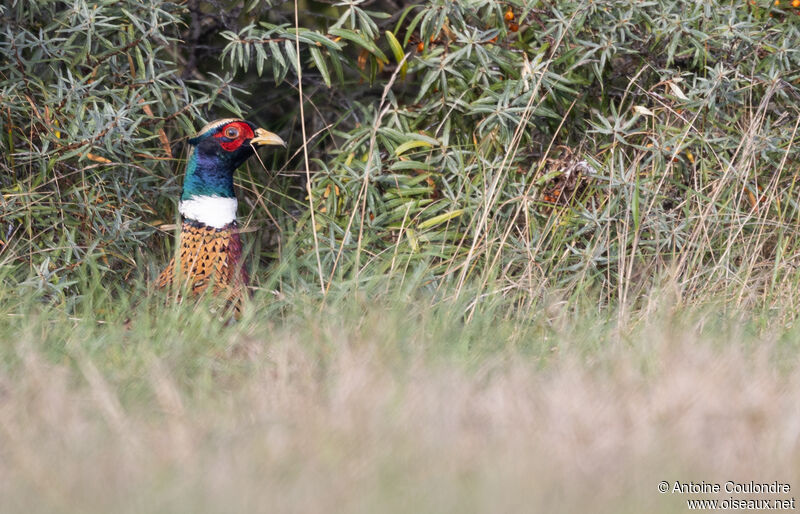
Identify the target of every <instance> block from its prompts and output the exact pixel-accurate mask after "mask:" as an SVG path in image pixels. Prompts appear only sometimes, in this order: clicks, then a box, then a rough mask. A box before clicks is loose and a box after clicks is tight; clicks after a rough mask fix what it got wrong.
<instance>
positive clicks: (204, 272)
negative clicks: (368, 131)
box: [156, 118, 286, 318]
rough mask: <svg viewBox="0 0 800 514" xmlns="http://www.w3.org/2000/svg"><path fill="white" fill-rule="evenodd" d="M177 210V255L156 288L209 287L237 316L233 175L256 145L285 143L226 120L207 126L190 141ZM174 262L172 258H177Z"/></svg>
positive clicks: (241, 285) (241, 290)
mask: <svg viewBox="0 0 800 514" xmlns="http://www.w3.org/2000/svg"><path fill="white" fill-rule="evenodd" d="M189 144H190V145H191V146H192V149H191V153H190V155H189V160H188V162H187V163H186V173H185V176H184V180H183V192H182V193H181V199H180V203H179V207H178V210H179V211H180V213H181V215H182V217H183V223H182V224H181V232H180V241H179V247H180V253H179V254H178V256H177V257H176V258H173V259H172V260H171V261H170V263H169V265H167V267H166V269H164V271H163V272H162V273H161V275H160V276H159V277H158V280H157V281H156V287H157V288H159V289H168V290H169V289H172V288H173V287H175V286H177V287H179V288H180V290H182V291H188V292H190V293H191V294H193V295H199V294H201V293H204V292H205V291H206V290H207V289H208V288H209V287H212V288H213V289H212V290H211V292H212V293H213V294H214V295H215V296H220V297H223V298H224V299H225V300H226V302H227V303H228V305H229V307H230V308H231V309H232V310H233V314H234V317H236V318H238V317H239V315H240V313H241V305H242V300H243V298H244V296H245V295H246V294H247V283H248V276H247V271H246V270H245V269H244V266H243V264H244V259H243V258H242V241H241V239H240V238H239V230H238V228H237V227H238V226H237V224H236V206H237V200H236V195H235V194H234V192H233V172H234V171H236V168H238V167H239V166H241V165H242V164H243V163H244V162H245V161H246V160H247V159H248V158H249V157H250V156H252V155H253V154H255V148H256V146H261V145H283V146H286V144H285V143H284V142H283V140H282V139H281V138H280V137H278V136H277V135H275V134H273V133H271V132H267V131H266V130H264V129H261V128H257V127H256V126H255V125H253V124H252V123H250V122H249V121H245V120H240V119H235V118H226V119H222V120H217V121H213V122H211V123H209V124H208V125H206V126H205V127H203V128H202V129H200V132H199V133H198V134H197V135H196V136H195V137H193V138H191V139H189ZM176 259H177V260H176Z"/></svg>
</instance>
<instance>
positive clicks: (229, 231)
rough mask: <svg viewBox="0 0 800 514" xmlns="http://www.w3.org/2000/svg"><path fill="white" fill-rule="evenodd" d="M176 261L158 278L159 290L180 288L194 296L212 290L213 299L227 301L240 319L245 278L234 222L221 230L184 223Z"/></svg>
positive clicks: (194, 223)
mask: <svg viewBox="0 0 800 514" xmlns="http://www.w3.org/2000/svg"><path fill="white" fill-rule="evenodd" d="M178 259H179V262H178V265H177V266H176V263H175V259H174V258H173V259H172V260H171V261H170V263H169V265H168V266H167V268H166V269H165V270H164V271H163V272H162V273H161V275H160V276H159V277H158V281H157V282H156V286H157V287H158V288H166V289H172V288H173V286H175V285H176V284H182V286H181V287H186V288H187V289H188V290H190V291H191V292H192V294H195V295H197V294H202V293H204V292H205V291H206V290H207V289H208V287H209V286H213V293H214V295H216V296H221V297H224V298H226V299H227V301H228V302H230V304H231V306H232V307H233V309H234V315H235V316H236V317H237V318H238V317H239V313H240V312H241V303H242V300H243V298H244V296H245V295H246V294H247V282H248V277H247V272H246V271H245V270H244V267H243V265H244V262H243V259H242V241H241V239H240V238H239V232H238V227H237V225H236V222H235V221H234V222H233V223H230V224H228V225H225V226H224V227H222V228H214V227H209V226H207V225H203V224H201V223H197V222H194V221H190V220H187V221H184V222H183V225H182V226H181V235H180V254H179V257H178ZM184 281H185V282H186V283H185V284H184Z"/></svg>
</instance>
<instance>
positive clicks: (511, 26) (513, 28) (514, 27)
mask: <svg viewBox="0 0 800 514" xmlns="http://www.w3.org/2000/svg"><path fill="white" fill-rule="evenodd" d="M508 30H510V31H511V32H516V31H518V30H519V25H517V24H516V23H509V24H508Z"/></svg>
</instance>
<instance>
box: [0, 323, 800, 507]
mask: <svg viewBox="0 0 800 514" xmlns="http://www.w3.org/2000/svg"><path fill="white" fill-rule="evenodd" d="M324 314H331V313H323V315H324ZM319 319H321V320H323V321H320V322H319V323H318V324H316V325H310V324H303V323H302V322H301V321H299V320H298V322H297V323H294V324H293V323H291V322H287V323H286V325H280V326H278V327H274V326H271V325H261V326H260V327H258V328H256V329H253V327H252V326H251V327H250V330H249V331H245V330H244V329H243V328H242V329H238V328H234V329H230V330H228V329H224V330H223V331H222V332H221V336H219V338H217V336H216V335H213V334H212V335H210V336H209V338H210V339H216V342H215V343H213V344H208V343H204V342H202V341H200V342H197V343H193V342H191V341H186V340H181V339H180V336H178V335H175V341H174V342H164V341H161V344H163V345H164V348H165V349H166V350H164V351H163V352H160V353H157V352H154V351H151V352H147V355H146V356H145V357H141V355H137V353H139V350H138V349H141V347H140V346H137V345H139V344H142V345H146V346H148V347H150V348H153V347H154V344H153V342H152V341H139V340H138V339H139V338H140V337H142V334H143V333H144V331H145V330H146V329H143V330H142V331H136V330H133V331H132V332H128V333H122V334H121V335H120V333H116V332H114V330H113V329H109V330H108V331H106V332H104V331H102V330H98V331H95V332H94V336H93V338H94V341H92V342H86V333H85V332H84V331H82V330H76V331H75V333H74V334H72V335H62V336H55V337H56V338H58V337H61V338H62V341H63V343H64V348H65V349H66V351H65V353H66V354H67V355H69V357H63V358H53V356H52V351H53V346H52V340H51V338H52V337H54V335H53V334H52V333H49V331H48V330H47V329H46V328H44V329H42V331H41V332H38V331H36V330H27V331H25V332H27V333H25V334H24V335H23V337H21V338H20V339H19V340H16V341H11V340H7V341H5V342H4V343H3V344H4V345H13V346H14V347H15V350H14V351H13V352H12V354H13V357H10V358H9V359H7V362H10V361H14V362H15V364H13V365H8V366H4V367H3V368H2V370H0V398H2V401H0V511H2V512H48V513H49V512H82V513H90V512H120V513H125V512H378V511H379V512H522V511H559V512H683V511H685V510H686V508H685V504H684V503H683V502H684V500H685V499H686V497H682V496H679V495H661V494H659V493H657V491H656V486H657V484H658V482H659V481H661V480H682V481H689V480H694V481H700V480H705V481H707V482H709V481H725V480H731V479H732V480H741V481H749V480H756V481H761V482H767V481H772V480H779V481H782V482H788V483H790V484H792V485H793V486H794V485H796V484H799V485H798V486H800V481H798V479H800V470H799V469H798V468H797V462H800V440H799V439H798V427H800V414H798V411H797V408H796V407H797V398H798V395H799V394H800V371H798V369H797V368H796V366H794V365H793V364H789V365H787V361H786V360H785V358H781V357H780V356H781V355H786V354H787V353H790V354H792V355H794V352H793V351H792V349H790V351H788V352H787V346H786V345H785V344H784V343H780V342H779V339H780V337H779V335H762V336H758V337H757V336H755V335H753V334H752V333H749V332H748V330H746V329H745V328H741V329H740V328H737V325H736V324H733V323H728V322H725V321H722V320H720V318H718V317H715V316H708V317H705V318H703V319H700V318H699V317H697V318H694V322H691V323H690V322H687V321H680V320H677V319H669V320H667V321H664V322H651V323H647V324H644V325H642V326H640V327H638V328H631V327H632V326H631V327H628V328H629V329H626V330H622V331H620V330H618V329H612V328H607V327H606V326H604V325H602V324H599V323H597V324H591V325H590V326H583V327H572V328H558V329H554V330H551V331H550V332H549V335H548V331H542V330H541V327H540V329H538V330H529V331H528V332H527V333H524V331H523V333H521V334H517V335H516V336H512V337H505V336H503V337H504V339H503V340H502V341H497V342H496V344H495V349H494V350H492V351H486V352H483V355H479V356H476V355H475V354H474V353H475V352H463V353H462V352H458V351H453V350H452V348H453V347H454V346H457V344H458V341H456V340H451V339H449V338H448V337H447V335H446V334H447V333H448V329H447V327H441V326H439V327H436V326H434V325H433V323H434V320H433V317H432V318H431V319H427V320H426V319H425V318H424V317H420V316H417V315H413V316H411V317H410V318H409V317H406V316H404V315H403V314H402V313H401V312H400V311H394V314H392V313H391V312H386V311H385V310H381V309H376V312H374V313H371V314H367V315H364V316H360V317H357V318H356V319H353V318H350V321H343V320H346V319H348V318H347V317H346V316H345V317H342V316H333V315H332V316H330V317H325V316H323V317H321V318H319ZM407 323H418V324H419V326H414V327H410V328H409V327H408V326H404V324H407ZM703 325H705V328H704V327H703ZM712 325H713V326H712ZM45 327H46V325H45ZM565 327H566V325H565ZM500 333H501V332H498V334H500ZM786 335H787V334H786V333H784V334H783V336H784V337H785V336H786ZM463 336H464V334H461V335H460V336H459V335H454V337H459V338H463ZM591 337H595V338H596V341H587V338H591ZM759 339H761V340H760V341H759ZM790 339H791V338H790ZM45 340H51V342H50V343H45V342H44V341H45ZM104 341H105V343H109V342H112V341H113V343H112V344H113V345H118V344H119V345H121V346H122V347H123V348H127V349H128V350H119V349H117V348H114V347H112V348H105V347H104V346H103V345H104V344H105V343H104ZM756 342H758V344H755V343H756ZM190 344H198V345H201V347H200V348H199V350H198V352H197V356H196V359H195V360H192V359H186V358H184V357H179V356H181V355H183V354H182V353H181V352H183V351H184V350H185V348H184V346H185V345H190ZM526 344H527V346H526ZM202 345H205V346H202ZM91 348H101V351H97V350H91ZM792 360H794V357H792ZM198 363H199V364H198ZM697 496H698V495H694V496H693V497H697ZM699 497H704V496H702V495H700V496H699ZM705 497H708V496H705ZM721 497H723V498H725V497H728V496H727V495H723V496H721Z"/></svg>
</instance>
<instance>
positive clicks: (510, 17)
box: [503, 9, 514, 21]
mask: <svg viewBox="0 0 800 514" xmlns="http://www.w3.org/2000/svg"><path fill="white" fill-rule="evenodd" d="M503 18H505V20H506V21H511V20H513V19H514V12H513V11H512V10H511V9H509V10H507V11H506V13H505V14H504V15H503Z"/></svg>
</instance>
